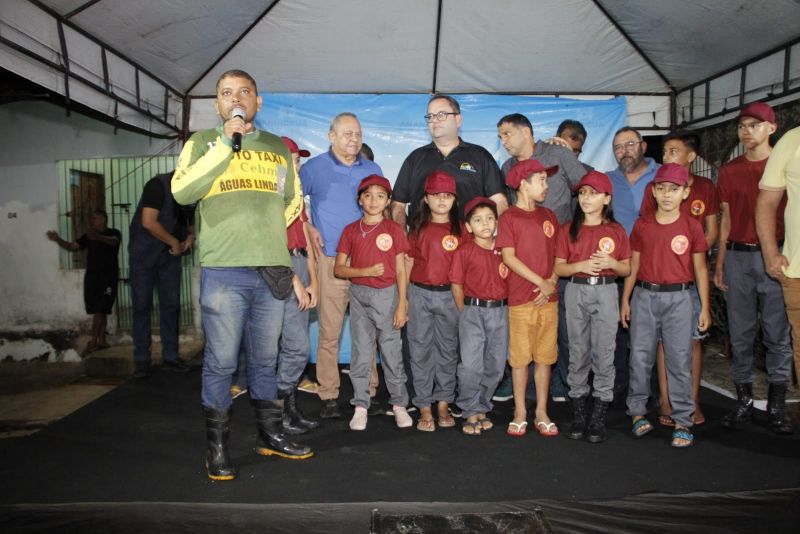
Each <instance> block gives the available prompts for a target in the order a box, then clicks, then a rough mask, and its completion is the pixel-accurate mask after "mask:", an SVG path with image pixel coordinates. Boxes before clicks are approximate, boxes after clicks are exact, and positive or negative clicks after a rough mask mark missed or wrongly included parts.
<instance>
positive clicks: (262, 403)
mask: <svg viewBox="0 0 800 534" xmlns="http://www.w3.org/2000/svg"><path fill="white" fill-rule="evenodd" d="M253 407H254V409H255V413H256V424H257V425H258V441H257V442H256V454H260V455H262V456H270V455H275V456H280V457H281V458H289V459H290V460H305V459H306V458H311V457H312V456H314V452H313V451H312V450H311V448H310V447H308V446H306V445H299V444H297V443H293V442H291V441H289V439H288V438H287V437H286V435H285V434H284V433H283V401H280V400H277V401H269V400H258V399H253Z"/></svg>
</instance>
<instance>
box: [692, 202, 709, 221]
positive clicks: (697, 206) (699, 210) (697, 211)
mask: <svg viewBox="0 0 800 534" xmlns="http://www.w3.org/2000/svg"><path fill="white" fill-rule="evenodd" d="M691 210H692V215H694V216H695V217H697V216H698V215H702V214H703V213H704V212H705V211H706V204H705V202H703V201H702V200H693V201H692V207H691Z"/></svg>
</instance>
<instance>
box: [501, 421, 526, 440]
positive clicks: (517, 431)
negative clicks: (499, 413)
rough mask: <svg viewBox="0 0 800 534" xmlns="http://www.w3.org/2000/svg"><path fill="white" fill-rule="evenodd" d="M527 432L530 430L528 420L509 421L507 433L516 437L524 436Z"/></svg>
mask: <svg viewBox="0 0 800 534" xmlns="http://www.w3.org/2000/svg"><path fill="white" fill-rule="evenodd" d="M527 432H528V422H527V421H523V422H521V423H515V422H514V421H511V422H510V423H508V429H507V430H506V434H508V435H509V436H514V437H521V436H524V435H525V434H526V433H527Z"/></svg>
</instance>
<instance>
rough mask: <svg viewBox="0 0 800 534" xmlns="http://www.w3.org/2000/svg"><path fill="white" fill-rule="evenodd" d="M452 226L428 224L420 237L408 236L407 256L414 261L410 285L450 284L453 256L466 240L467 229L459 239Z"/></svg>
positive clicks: (463, 230)
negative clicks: (452, 230) (414, 283)
mask: <svg viewBox="0 0 800 534" xmlns="http://www.w3.org/2000/svg"><path fill="white" fill-rule="evenodd" d="M450 229H451V227H450V223H449V222H446V223H434V222H431V223H428V224H427V225H425V227H424V228H423V229H422V231H421V232H420V233H419V234H416V235H415V234H409V235H408V245H409V252H408V255H409V256H410V257H411V258H414V266H413V267H412V268H411V281H412V282H416V283H418V284H427V285H431V286H440V285H443V284H449V283H450V281H449V280H448V275H449V273H450V264H451V263H452V261H453V254H454V253H455V251H456V250H457V249H458V247H459V246H460V245H461V244H463V243H464V241H465V239H466V237H467V230H466V228H462V229H461V235H460V236H456V235H454V234H453V233H452V232H451V231H450Z"/></svg>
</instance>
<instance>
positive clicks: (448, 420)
mask: <svg viewBox="0 0 800 534" xmlns="http://www.w3.org/2000/svg"><path fill="white" fill-rule="evenodd" d="M438 424H439V426H440V427H442V428H450V427H454V426H456V420H455V419H453V417H452V416H451V415H450V414H447V416H446V417H442V416H441V415H440V416H439V421H438Z"/></svg>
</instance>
